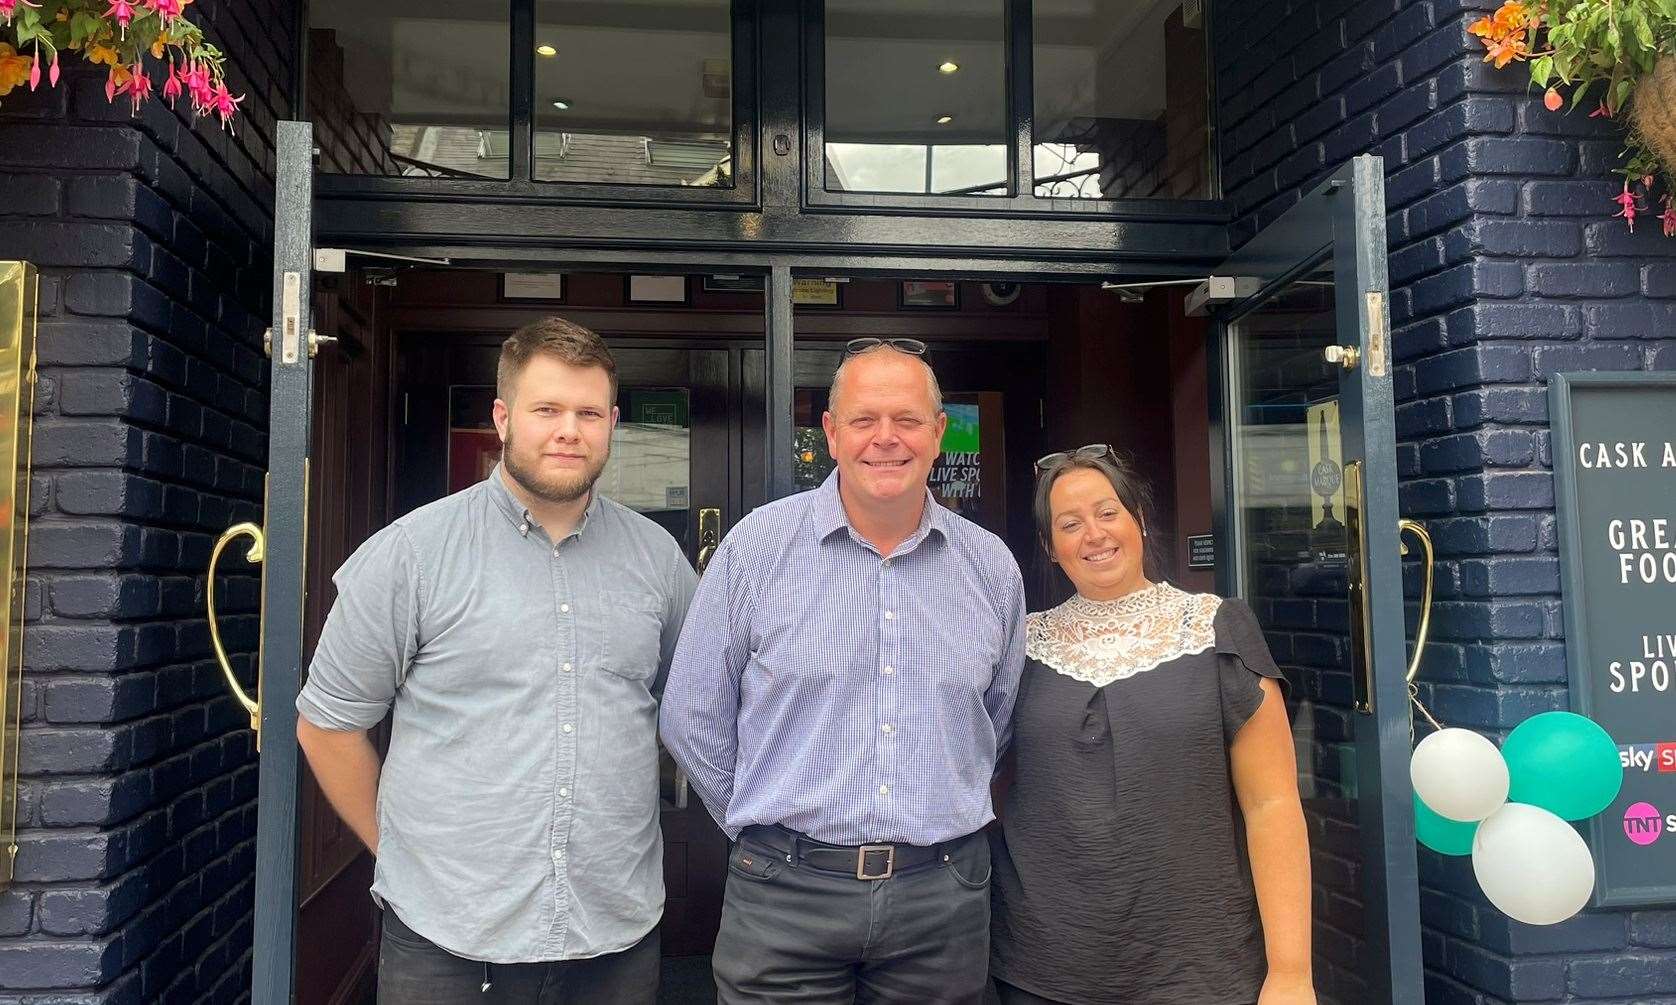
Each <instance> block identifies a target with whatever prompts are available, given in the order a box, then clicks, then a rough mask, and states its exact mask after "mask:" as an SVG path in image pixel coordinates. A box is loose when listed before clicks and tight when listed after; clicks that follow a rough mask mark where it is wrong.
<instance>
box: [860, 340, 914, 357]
mask: <svg viewBox="0 0 1676 1005" xmlns="http://www.w3.org/2000/svg"><path fill="white" fill-rule="evenodd" d="M882 345H888V346H890V347H891V348H892V349H895V350H896V351H897V352H905V353H907V354H908V355H910V356H924V355H925V353H926V348H927V347H926V344H925V343H924V342H921V341H920V340H919V339H917V338H872V337H868V338H853V339H850V340H849V341H848V342H845V343H844V355H845V356H854V355H856V354H858V353H864V352H866V351H867V350H869V349H877V348H878V347H879V346H882Z"/></svg>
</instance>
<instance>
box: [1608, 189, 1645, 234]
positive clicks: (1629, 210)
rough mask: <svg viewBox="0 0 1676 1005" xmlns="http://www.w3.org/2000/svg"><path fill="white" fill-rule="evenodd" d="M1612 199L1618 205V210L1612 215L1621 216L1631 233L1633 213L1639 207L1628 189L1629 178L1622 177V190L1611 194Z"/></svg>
mask: <svg viewBox="0 0 1676 1005" xmlns="http://www.w3.org/2000/svg"><path fill="white" fill-rule="evenodd" d="M1612 201H1613V202H1615V203H1617V204H1618V206H1619V207H1620V208H1619V210H1618V211H1617V212H1616V213H1613V214H1612V215H1613V216H1615V217H1616V216H1621V217H1623V218H1624V223H1626V224H1628V225H1629V229H1630V233H1632V234H1633V233H1635V215H1636V213H1638V212H1639V211H1640V208H1641V207H1639V206H1637V205H1636V204H1635V196H1634V194H1633V193H1631V192H1630V190H1629V179H1628V178H1625V179H1624V190H1623V192H1622V193H1620V194H1618V195H1615V196H1613V197H1612Z"/></svg>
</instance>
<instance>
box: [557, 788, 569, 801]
mask: <svg viewBox="0 0 1676 1005" xmlns="http://www.w3.org/2000/svg"><path fill="white" fill-rule="evenodd" d="M559 797H560V798H561V799H569V798H570V790H569V789H560V790H559Z"/></svg>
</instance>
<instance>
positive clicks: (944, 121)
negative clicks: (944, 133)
mask: <svg viewBox="0 0 1676 1005" xmlns="http://www.w3.org/2000/svg"><path fill="white" fill-rule="evenodd" d="M953 121H954V116H952V115H939V116H937V124H938V125H939V126H946V125H948V124H949V123H950V122H953Z"/></svg>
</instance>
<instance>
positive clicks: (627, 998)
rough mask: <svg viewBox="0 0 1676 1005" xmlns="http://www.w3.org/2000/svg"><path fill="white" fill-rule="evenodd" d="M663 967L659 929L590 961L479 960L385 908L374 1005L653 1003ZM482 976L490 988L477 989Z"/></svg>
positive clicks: (482, 980) (604, 1004)
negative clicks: (435, 939)
mask: <svg viewBox="0 0 1676 1005" xmlns="http://www.w3.org/2000/svg"><path fill="white" fill-rule="evenodd" d="M662 967H663V961H662V954H661V953H660V952H659V943H658V930H657V929H656V928H654V929H652V930H651V931H650V932H649V933H647V935H646V937H645V938H643V939H641V940H640V941H639V942H637V943H635V944H634V945H633V946H630V947H629V948H627V949H625V950H623V951H622V952H620V953H610V954H608V955H605V956H596V957H594V958H593V959H591V960H559V961H555V962H553V963H495V964H484V963H482V962H480V961H477V960H468V959H466V958H465V957H463V956H455V955H454V954H453V953H450V952H449V951H448V950H446V949H443V948H442V947H440V946H438V945H436V944H435V943H434V942H431V941H430V940H429V939H427V938H425V937H424V936H423V935H420V934H419V933H417V932H415V931H414V930H413V929H411V928H408V927H407V926H406V925H405V924H403V923H402V920H401V919H400V918H398V917H396V912H395V911H385V912H384V935H383V938H382V940H381V941H380V942H379V946H378V1002H379V1005H652V1003H653V1002H654V1001H656V1000H657V996H658V978H659V976H660V975H661V972H662ZM485 981H487V982H488V983H489V987H488V989H487V990H485V989H484V987H483V984H484V982H485Z"/></svg>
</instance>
